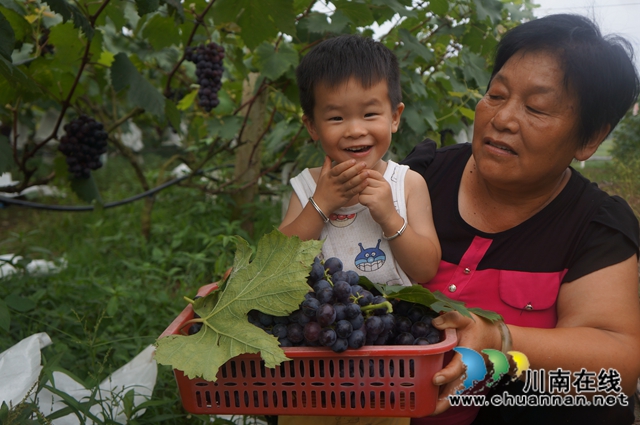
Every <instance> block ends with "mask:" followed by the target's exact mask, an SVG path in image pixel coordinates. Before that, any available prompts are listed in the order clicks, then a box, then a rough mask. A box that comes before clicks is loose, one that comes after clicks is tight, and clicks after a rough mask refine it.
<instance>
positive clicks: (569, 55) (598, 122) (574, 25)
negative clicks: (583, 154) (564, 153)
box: [489, 14, 640, 146]
mask: <svg viewBox="0 0 640 425" xmlns="http://www.w3.org/2000/svg"><path fill="white" fill-rule="evenodd" d="M528 52H532V53H533V52H548V53H551V54H553V55H554V56H555V57H556V59H557V60H558V63H559V64H560V65H561V67H562V70H563V71H564V84H565V87H566V88H567V89H568V90H570V91H571V92H572V93H574V94H575V96H577V98H578V106H579V109H578V128H577V137H578V141H579V143H580V146H585V145H586V144H587V143H588V142H589V140H590V139H591V138H592V136H593V135H595V134H596V133H597V132H598V131H600V130H602V129H604V128H606V126H607V125H609V126H610V130H613V128H614V127H615V126H616V125H617V124H618V122H619V121H620V119H622V117H623V116H624V114H625V113H626V112H627V111H628V110H629V108H630V107H631V106H632V105H633V103H634V102H635V101H636V99H637V97H638V90H639V86H640V84H639V80H638V74H637V72H636V68H635V66H634V64H633V48H632V46H631V44H630V43H629V42H628V41H627V40H625V39H624V38H622V37H618V36H606V37H603V36H602V34H601V33H600V30H599V29H598V26H597V25H596V24H595V23H593V22H592V21H591V20H589V19H588V18H585V17H584V16H580V15H573V14H557V15H548V16H545V17H544V18H540V19H535V20H533V21H529V22H526V23H524V24H521V25H519V26H517V27H515V28H513V29H511V30H510V31H508V32H507V33H505V35H504V36H503V38H502V40H500V42H499V43H498V47H497V50H496V56H495V63H494V68H493V72H492V73H491V78H492V79H493V77H494V76H495V75H496V73H497V72H498V71H500V69H501V68H502V67H503V66H504V64H505V63H506V62H507V61H508V60H509V59H510V58H511V57H512V56H514V55H515V54H522V53H528ZM489 85H491V81H489Z"/></svg>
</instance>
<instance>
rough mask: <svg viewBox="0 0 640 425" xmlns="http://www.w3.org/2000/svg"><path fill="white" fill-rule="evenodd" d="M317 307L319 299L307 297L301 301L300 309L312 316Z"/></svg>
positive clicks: (306, 314)
mask: <svg viewBox="0 0 640 425" xmlns="http://www.w3.org/2000/svg"><path fill="white" fill-rule="evenodd" d="M318 307H320V301H318V300H317V299H316V298H308V299H306V300H304V301H303V302H302V304H301V305H300V310H301V311H302V313H303V314H304V315H305V316H308V317H314V316H315V315H316V310H317V309H318Z"/></svg>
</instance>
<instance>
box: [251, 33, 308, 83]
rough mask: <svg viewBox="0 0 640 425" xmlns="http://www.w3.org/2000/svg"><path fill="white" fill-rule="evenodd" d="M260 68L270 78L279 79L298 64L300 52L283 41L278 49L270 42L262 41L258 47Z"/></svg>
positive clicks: (257, 54)
mask: <svg viewBox="0 0 640 425" xmlns="http://www.w3.org/2000/svg"><path fill="white" fill-rule="evenodd" d="M256 56H257V59H258V69H259V70H260V71H262V75H264V76H265V77H267V78H269V79H270V80H277V79H278V78H280V76H281V75H282V74H284V73H285V72H287V70H288V69H289V68H295V67H296V66H297V65H298V53H297V52H296V51H295V50H293V49H292V48H291V47H290V46H289V45H288V44H287V43H281V44H280V46H279V47H278V51H274V49H273V46H272V45H271V44H269V43H266V42H265V43H262V44H261V45H260V46H258V48H257V49H256Z"/></svg>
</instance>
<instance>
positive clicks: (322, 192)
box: [313, 156, 371, 216]
mask: <svg viewBox="0 0 640 425" xmlns="http://www.w3.org/2000/svg"><path fill="white" fill-rule="evenodd" d="M365 167H366V163H364V162H357V161H356V160H354V159H352V160H349V161H345V162H342V163H340V164H337V165H335V166H334V167H332V166H331V158H329V157H328V156H325V157H324V163H323V164H322V169H321V170H320V177H319V178H318V183H317V187H316V191H315V193H314V194H313V199H314V200H315V201H316V203H317V204H318V206H320V208H321V209H322V211H323V212H324V213H325V214H326V215H327V216H328V215H329V214H331V213H333V212H334V211H335V210H337V209H338V208H340V207H342V206H343V205H345V204H346V203H347V202H349V200H351V198H353V197H354V196H355V195H357V194H359V193H360V192H362V190H363V189H364V188H365V187H366V186H367V184H368V179H367V177H368V176H369V174H370V173H371V171H370V170H367V171H363V170H364V168H365Z"/></svg>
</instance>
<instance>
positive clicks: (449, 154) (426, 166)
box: [400, 139, 471, 176]
mask: <svg viewBox="0 0 640 425" xmlns="http://www.w3.org/2000/svg"><path fill="white" fill-rule="evenodd" d="M470 154H471V145H470V144H469V143H460V144H455V145H449V146H444V147H442V148H438V146H437V144H436V142H434V141H433V140H431V139H425V140H423V141H422V142H420V143H418V144H417V145H416V146H415V147H414V148H413V149H412V150H411V152H410V153H409V154H408V155H407V157H406V158H405V159H403V160H402V161H401V162H400V163H401V164H405V165H408V166H409V167H410V168H411V169H412V170H414V171H416V172H417V173H419V174H422V175H423V176H426V175H427V171H428V170H429V171H430V172H431V173H433V171H434V169H437V168H440V167H441V166H443V165H445V166H446V164H449V163H451V162H458V161H459V160H460V158H461V157H468V156H469V155H470Z"/></svg>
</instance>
